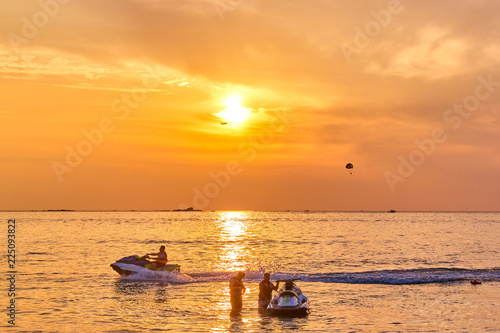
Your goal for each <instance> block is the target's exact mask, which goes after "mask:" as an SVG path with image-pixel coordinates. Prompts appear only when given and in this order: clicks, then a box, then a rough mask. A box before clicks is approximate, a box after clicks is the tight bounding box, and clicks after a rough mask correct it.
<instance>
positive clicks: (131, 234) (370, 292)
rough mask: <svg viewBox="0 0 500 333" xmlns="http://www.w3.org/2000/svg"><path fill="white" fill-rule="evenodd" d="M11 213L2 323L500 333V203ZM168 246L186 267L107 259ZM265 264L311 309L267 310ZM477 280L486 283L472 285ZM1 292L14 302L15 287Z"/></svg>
mask: <svg viewBox="0 0 500 333" xmlns="http://www.w3.org/2000/svg"><path fill="white" fill-rule="evenodd" d="M0 216H1V219H2V221H3V223H4V226H5V229H6V225H7V220H8V219H9V218H15V219H16V251H17V252H16V253H17V257H16V258H17V262H16V270H17V272H18V274H17V280H16V288H17V293H16V304H17V308H16V311H17V313H16V326H15V327H11V325H9V324H8V323H7V320H8V317H7V315H5V316H4V319H2V322H1V323H0V327H2V330H3V329H6V328H8V329H9V330H11V331H16V332H148V331H153V332H155V331H159V332H161V331H173V332H221V331H222V332H226V331H230V332H289V331H293V330H297V331H304V332H336V331H337V332H347V331H351V332H430V331H434V332H443V331H449V332H460V331H462V332H484V331H500V320H499V318H500V310H499V306H498V305H499V304H500V263H499V245H498V244H499V243H498V235H499V234H500V214H498V213H399V212H398V213H395V214H389V213H367V212H366V213H314V212H311V213H305V212H301V213H295V212H272V213H270V212H29V213H28V212H12V213H0ZM1 244H6V237H5V236H4V238H3V239H2V243H1ZM160 245H165V246H166V247H167V252H168V255H169V261H170V262H171V263H178V264H180V265H181V266H182V269H181V271H182V273H183V274H184V275H182V276H178V275H175V274H172V273H161V272H160V273H158V272H152V274H145V275H140V276H135V277H134V276H132V277H131V278H128V279H122V278H120V276H119V275H118V274H117V273H116V272H114V271H113V270H112V269H111V267H110V264H111V263H113V262H115V261H116V260H118V259H120V258H122V257H125V256H129V255H133V254H138V255H143V254H145V253H151V252H155V251H157V250H158V248H159V246H160ZM2 247H3V248H6V246H5V245H4V246H2ZM3 266H4V267H7V258H6V256H5V255H4V264H3ZM237 270H244V271H246V272H247V275H246V278H245V279H244V282H245V284H246V286H247V292H246V294H245V295H244V309H243V311H242V312H241V313H240V314H239V315H231V314H230V303H229V296H228V293H229V290H228V283H227V282H228V279H229V278H230V277H231V276H232V275H234V274H233V272H235V271H237ZM4 271H5V272H6V271H7V268H5V269H4ZM264 271H269V272H271V273H272V275H271V276H272V279H273V280H276V279H279V278H287V277H297V278H301V279H302V280H301V281H299V282H297V284H298V285H299V286H300V287H301V289H302V291H303V292H304V294H305V295H307V296H308V297H309V299H310V300H311V313H310V315H309V316H308V317H306V318H291V319H283V318H271V317H268V316H265V315H262V314H259V312H258V311H257V294H258V282H259V281H260V280H261V278H262V275H263V272H264ZM473 279H477V280H480V281H481V282H482V284H481V285H471V284H470V283H469V281H470V280H473ZM4 282H5V280H4ZM7 288H8V287H7V286H5V287H4V288H3V290H6V289H7ZM2 294H3V296H2V297H0V300H2V301H3V305H2V307H4V308H5V307H6V306H7V305H8V302H9V299H8V298H7V297H6V292H3V293H2Z"/></svg>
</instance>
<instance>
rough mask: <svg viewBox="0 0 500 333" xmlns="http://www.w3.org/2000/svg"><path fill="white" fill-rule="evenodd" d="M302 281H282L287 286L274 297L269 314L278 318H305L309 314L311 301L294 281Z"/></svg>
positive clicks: (268, 310)
mask: <svg viewBox="0 0 500 333" xmlns="http://www.w3.org/2000/svg"><path fill="white" fill-rule="evenodd" d="M297 280H300V279H288V280H280V281H279V282H285V285H284V286H283V287H281V288H280V290H279V291H278V294H277V295H276V296H274V297H273V299H272V300H271V302H270V303H269V305H268V306H267V313H268V314H269V315H271V316H278V317H304V316H307V315H308V314H309V299H308V298H307V297H306V296H304V294H302V291H301V290H300V288H299V287H297V286H296V285H295V283H294V281H297Z"/></svg>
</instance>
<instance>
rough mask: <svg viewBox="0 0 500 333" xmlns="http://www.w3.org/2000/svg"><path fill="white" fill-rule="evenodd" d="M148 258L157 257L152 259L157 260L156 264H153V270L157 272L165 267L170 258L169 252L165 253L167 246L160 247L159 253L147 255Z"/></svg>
mask: <svg viewBox="0 0 500 333" xmlns="http://www.w3.org/2000/svg"><path fill="white" fill-rule="evenodd" d="M147 255H148V256H150V255H151V256H156V258H152V259H156V260H155V262H154V263H153V267H152V270H153V271H155V270H157V269H159V268H161V267H163V266H165V265H166V264H167V262H168V257H167V252H165V246H164V245H162V246H160V252H158V253H148V254H147Z"/></svg>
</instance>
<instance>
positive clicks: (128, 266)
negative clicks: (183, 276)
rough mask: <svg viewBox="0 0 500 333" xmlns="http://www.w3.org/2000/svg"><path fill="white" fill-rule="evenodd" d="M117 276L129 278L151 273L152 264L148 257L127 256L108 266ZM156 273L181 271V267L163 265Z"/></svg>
mask: <svg viewBox="0 0 500 333" xmlns="http://www.w3.org/2000/svg"><path fill="white" fill-rule="evenodd" d="M110 266H111V268H113V269H114V270H115V271H116V272H117V273H118V274H120V275H121V276H129V275H131V274H137V273H140V272H142V271H148V270H149V271H153V270H152V268H153V262H152V261H149V260H148V256H147V255H145V256H143V257H140V256H138V255H133V256H128V257H125V258H122V259H120V260H117V261H116V262H115V263H113V264H111V265H110ZM156 271H157V272H160V271H164V272H172V271H177V272H180V271H181V266H180V265H177V264H173V265H165V266H163V267H160V268H159V269H157V270H156Z"/></svg>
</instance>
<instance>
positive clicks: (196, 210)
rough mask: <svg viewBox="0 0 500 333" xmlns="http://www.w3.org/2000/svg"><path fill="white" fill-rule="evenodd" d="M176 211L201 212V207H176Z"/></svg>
mask: <svg viewBox="0 0 500 333" xmlns="http://www.w3.org/2000/svg"><path fill="white" fill-rule="evenodd" d="M173 211H174V212H201V210H200V209H194V208H193V207H188V208H186V209H174V210H173Z"/></svg>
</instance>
